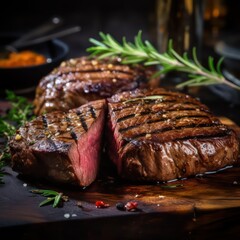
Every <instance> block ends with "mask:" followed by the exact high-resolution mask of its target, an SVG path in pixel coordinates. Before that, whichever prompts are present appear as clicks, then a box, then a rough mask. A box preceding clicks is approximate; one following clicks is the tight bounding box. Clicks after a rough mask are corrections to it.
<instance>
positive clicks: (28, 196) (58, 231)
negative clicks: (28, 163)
mask: <svg viewBox="0 0 240 240" xmlns="http://www.w3.org/2000/svg"><path fill="white" fill-rule="evenodd" d="M204 92H205V93H206V90H204ZM198 93H199V94H200V92H198ZM213 100H214V98H213V94H212V95H211V97H209V96H208V97H206V98H205V99H204V101H205V102H206V103H207V102H210V103H211V104H212V105H211V104H210V105H211V106H212V107H213V109H214V110H215V112H216V113H221V115H222V116H226V117H227V119H225V118H223V121H225V122H226V121H227V122H226V123H227V124H230V125H232V124H233V122H232V121H233V120H234V121H235V123H239V122H237V121H239V116H238V114H236V113H237V112H236V111H235V110H236V109H235V110H234V111H233V110H232V111H231V109H233V106H231V107H230V110H229V106H228V108H227V107H226V106H224V105H223V104H227V103H226V102H225V103H224V101H222V102H219V99H218V98H216V101H215V102H214V101H213ZM3 103H5V104H3ZM1 104H2V108H3V106H5V107H7V105H6V102H1ZM220 110H221V111H220ZM230 119H232V120H230ZM234 126H235V128H236V129H237V130H239V128H238V127H236V125H234ZM6 173H7V174H6V175H5V176H4V182H5V183H4V184H2V185H1V186H0V193H1V194H0V236H1V239H3V238H11V237H14V238H15V237H16V238H17V239H50V238H54V239H71V238H76V237H78V238H81V239H201V240H202V239H226V238H228V239H238V238H239V233H240V229H239V226H238V224H239V220H240V168H238V167H230V168H228V169H224V170H222V171H219V172H217V173H211V174H204V175H202V176H197V177H193V178H189V179H185V180H179V181H177V182H172V183H168V184H163V183H151V184H142V185H139V184H135V183H129V182H123V181H121V180H120V179H118V178H117V177H116V175H115V172H114V170H113V169H111V168H110V167H109V163H108V160H107V159H106V158H103V159H102V166H101V171H100V175H99V177H98V178H97V180H96V181H95V182H94V183H93V184H92V185H91V186H90V187H88V188H86V189H81V188H77V187H70V186H59V185H51V184H49V183H46V182H41V181H38V182H36V181H33V180H31V179H26V178H24V177H23V176H20V175H18V174H17V173H16V172H13V171H12V170H11V168H10V167H7V168H6ZM166 186H172V187H166ZM36 188H38V189H53V190H56V191H59V192H63V193H64V194H65V195H67V196H69V201H68V202H65V203H64V205H63V206H62V207H60V208H53V207H52V206H51V205H49V206H45V207H39V206H38V205H39V203H40V202H41V201H43V200H44V198H43V197H42V196H40V195H35V194H32V193H31V192H30V190H31V189H36ZM98 200H102V201H104V202H106V203H108V204H109V205H110V207H109V208H103V209H98V208H96V206H95V202H96V201H98ZM128 201H137V202H138V210H137V211H136V212H128V211H120V210H118V209H117V208H116V206H115V205H116V203H118V202H123V203H126V202H128ZM79 202H80V203H81V207H79V206H77V205H78V204H79Z"/></svg>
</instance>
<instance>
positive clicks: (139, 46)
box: [87, 31, 240, 90]
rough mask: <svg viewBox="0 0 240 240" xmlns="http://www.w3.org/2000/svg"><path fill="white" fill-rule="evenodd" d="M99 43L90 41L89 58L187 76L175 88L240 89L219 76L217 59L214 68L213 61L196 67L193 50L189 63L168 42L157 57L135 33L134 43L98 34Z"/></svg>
mask: <svg viewBox="0 0 240 240" xmlns="http://www.w3.org/2000/svg"><path fill="white" fill-rule="evenodd" d="M99 35H100V37H101V41H98V40H96V39H93V38H90V42H91V43H92V44H94V45H95V46H92V47H89V48H88V49H87V51H88V52H90V53H91V56H98V57H99V58H100V59H101V58H106V57H116V56H120V57H121V58H122V63H123V64H136V63H144V65H146V66H150V65H160V66H161V68H162V69H161V70H160V71H158V72H157V74H156V75H155V76H157V75H161V74H165V73H168V72H171V71H180V72H185V73H188V76H189V79H188V80H186V81H185V82H183V83H181V84H178V85H177V87H178V88H181V87H184V86H203V85H205V86H206V85H213V84H226V85H228V86H230V87H232V88H235V89H237V90H240V87H239V86H237V85H235V84H234V83H232V82H229V81H228V80H227V79H226V78H225V77H224V76H223V74H222V72H221V64H222V62H223V58H221V59H220V60H219V61H218V62H217V64H216V66H215V64H214V59H213V57H211V56H209V57H208V68H209V69H207V68H206V67H204V66H203V65H201V64H200V62H199V60H198V58H197V51H196V48H193V50H192V55H193V59H189V57H188V54H187V53H184V54H183V56H180V55H179V54H178V53H177V52H176V51H175V50H174V49H173V44H172V41H171V40H170V41H169V44H168V50H167V51H166V52H165V53H163V54H160V53H159V52H158V51H157V50H156V48H155V47H154V46H153V45H152V44H151V43H150V42H149V41H144V42H143V40H142V32H141V31H139V32H138V34H137V36H136V37H135V40H134V43H130V42H127V40H126V38H123V40H122V44H121V43H119V42H118V41H116V40H115V39H114V38H113V37H112V36H111V35H110V34H104V33H102V32H100V34H99Z"/></svg>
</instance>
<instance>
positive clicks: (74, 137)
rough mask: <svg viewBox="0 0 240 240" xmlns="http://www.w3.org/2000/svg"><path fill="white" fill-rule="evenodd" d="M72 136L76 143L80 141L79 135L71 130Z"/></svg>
mask: <svg viewBox="0 0 240 240" xmlns="http://www.w3.org/2000/svg"><path fill="white" fill-rule="evenodd" d="M70 134H71V137H72V139H74V140H75V141H77V140H78V137H77V134H76V133H75V132H74V131H73V129H71V131H70Z"/></svg>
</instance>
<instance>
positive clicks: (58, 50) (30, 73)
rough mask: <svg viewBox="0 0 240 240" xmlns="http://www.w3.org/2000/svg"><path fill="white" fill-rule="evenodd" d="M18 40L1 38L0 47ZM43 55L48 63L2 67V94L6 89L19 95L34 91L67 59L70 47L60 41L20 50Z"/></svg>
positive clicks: (6, 37)
mask: <svg viewBox="0 0 240 240" xmlns="http://www.w3.org/2000/svg"><path fill="white" fill-rule="evenodd" d="M15 39H16V36H14V37H13V36H0V45H5V44H7V43H9V42H12V41H14V40H15ZM21 50H30V51H34V52H36V53H39V54H42V55H44V56H45V57H46V59H47V62H46V63H43V64H40V65H33V66H24V67H8V68H4V67H0V89H1V93H2V92H5V90H6V89H8V90H12V91H14V92H15V93H17V94H22V93H28V92H31V91H34V90H35V88H36V86H37V85H38V83H39V81H40V79H41V78H42V77H44V76H45V75H47V74H48V73H50V72H51V71H52V70H53V69H54V68H55V67H57V66H59V65H60V64H61V62H62V61H64V60H65V59H66V58H67V55H68V53H69V47H68V45H67V44H66V43H64V42H62V41H60V40H59V39H54V40H50V41H48V42H44V43H40V44H36V45H32V46H28V47H24V48H19V51H21Z"/></svg>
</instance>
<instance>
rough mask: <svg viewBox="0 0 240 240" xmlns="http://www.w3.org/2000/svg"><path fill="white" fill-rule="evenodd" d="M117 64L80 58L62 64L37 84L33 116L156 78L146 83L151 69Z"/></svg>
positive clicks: (105, 96)
mask: <svg viewBox="0 0 240 240" xmlns="http://www.w3.org/2000/svg"><path fill="white" fill-rule="evenodd" d="M119 61H120V60H119ZM119 61H117V60H114V61H113V60H112V61H110V60H106V59H105V60H96V59H89V58H87V57H81V58H76V59H70V60H68V61H66V62H63V63H62V64H61V65H60V66H59V67H58V68H56V69H55V70H53V71H52V72H51V73H50V74H48V75H47V76H45V77H44V78H43V79H42V80H41V81H40V83H39V85H38V87H37V89H36V95H35V100H34V105H35V114H36V115H39V114H41V113H46V112H51V111H54V110H64V111H65V110H69V109H72V108H76V107H79V106H80V105H82V104H85V103H86V102H89V101H92V100H97V99H103V98H107V97H110V96H112V95H113V94H115V93H117V92H122V91H124V90H132V89H135V88H137V87H146V86H147V85H148V84H150V83H151V84H153V83H154V82H155V80H156V79H154V80H151V81H148V79H149V78H150V76H151V75H152V74H153V71H152V69H151V70H150V69H148V70H147V69H146V67H145V68H144V67H143V66H140V65H136V66H134V67H133V66H127V65H122V64H120V63H119ZM155 84H157V83H155Z"/></svg>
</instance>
